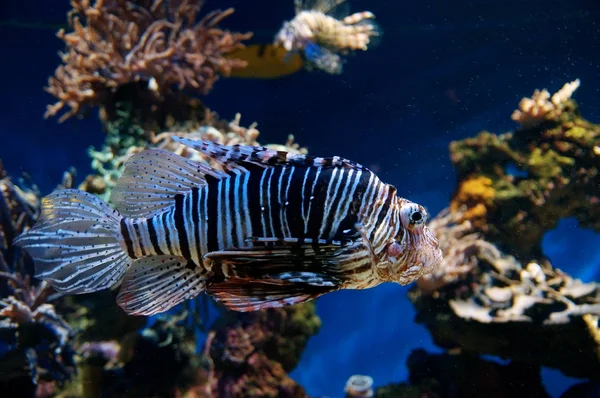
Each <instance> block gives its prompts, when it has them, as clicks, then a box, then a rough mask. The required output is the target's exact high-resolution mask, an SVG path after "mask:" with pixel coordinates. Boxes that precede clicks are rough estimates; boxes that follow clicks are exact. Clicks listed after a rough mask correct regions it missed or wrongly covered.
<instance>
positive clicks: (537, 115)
mask: <svg viewBox="0 0 600 398" xmlns="http://www.w3.org/2000/svg"><path fill="white" fill-rule="evenodd" d="M579 84H580V81H579V79H576V80H573V81H572V82H570V83H566V84H565V85H564V86H563V87H562V88H561V89H560V90H558V91H557V92H556V93H554V94H553V95H552V96H550V93H549V92H548V90H546V89H544V90H542V91H540V90H535V91H534V93H533V95H532V96H531V98H523V99H522V100H521V102H519V109H517V110H515V111H514V112H513V114H512V116H511V118H512V120H514V121H515V122H517V123H519V124H520V125H521V126H523V127H525V128H529V127H533V126H536V125H538V124H540V123H542V122H544V121H547V120H557V119H558V118H559V117H560V115H561V114H562V113H563V111H564V109H565V104H566V103H567V101H568V100H569V99H570V98H571V96H572V95H573V93H574V92H575V90H577V89H578V88H579Z"/></svg>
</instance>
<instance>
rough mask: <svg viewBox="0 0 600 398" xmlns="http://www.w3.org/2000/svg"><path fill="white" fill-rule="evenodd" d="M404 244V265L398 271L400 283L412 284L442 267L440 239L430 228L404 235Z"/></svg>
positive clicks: (402, 262)
mask: <svg viewBox="0 0 600 398" xmlns="http://www.w3.org/2000/svg"><path fill="white" fill-rule="evenodd" d="M409 235H411V236H410V237H409ZM402 244H403V245H404V246H405V247H406V252H405V255H404V256H403V257H404V258H403V261H400V263H401V264H403V265H402V266H400V268H399V269H398V270H397V271H396V274H397V275H398V282H399V283H401V284H406V283H410V282H412V281H414V280H416V279H418V278H420V277H422V276H424V275H427V274H430V273H432V272H433V271H434V270H436V269H437V268H439V267H440V265H441V263H442V261H443V258H444V257H443V254H442V250H441V249H440V245H439V241H438V239H437V238H436V237H435V236H434V235H433V233H432V232H431V231H430V230H429V228H427V227H424V228H423V229H422V230H421V231H419V232H418V233H411V232H409V233H406V234H404V237H403V239H402Z"/></svg>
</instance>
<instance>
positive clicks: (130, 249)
mask: <svg viewBox="0 0 600 398" xmlns="http://www.w3.org/2000/svg"><path fill="white" fill-rule="evenodd" d="M126 220H127V219H126V218H122V219H121V235H122V236H123V240H124V241H125V246H126V247H127V254H128V255H129V257H131V258H135V257H136V256H135V251H134V249H133V240H132V239H131V234H130V233H129V227H128V225H127V221H126Z"/></svg>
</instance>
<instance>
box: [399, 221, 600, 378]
mask: <svg viewBox="0 0 600 398" xmlns="http://www.w3.org/2000/svg"><path fill="white" fill-rule="evenodd" d="M460 220H462V221H460ZM430 228H431V229H432V231H433V232H434V233H435V234H436V236H438V238H439V239H440V242H441V249H442V251H443V253H444V261H443V263H442V265H441V267H440V269H439V270H438V271H437V272H436V273H434V274H432V275H429V276H426V277H424V278H421V279H420V280H419V281H417V284H416V286H414V287H413V288H412V289H411V290H410V292H409V297H410V299H411V301H412V302H413V304H414V306H415V307H416V309H417V316H416V321H417V323H420V324H424V325H425V327H426V328H427V329H428V330H429V331H430V333H431V334H432V336H433V339H434V342H435V343H436V344H437V345H439V346H440V347H442V348H445V349H460V351H462V352H465V353H478V354H490V355H495V356H498V357H501V358H506V359H512V360H515V361H519V362H523V363H528V364H532V365H538V366H548V367H552V368H555V369H559V370H561V371H562V372H563V373H564V374H566V375H569V376H574V377H585V378H598V377H599V375H600V325H599V322H598V319H599V315H600V284H597V283H583V282H581V281H579V280H576V279H573V278H571V277H570V276H568V275H567V274H565V273H563V272H561V271H560V270H558V269H556V268H554V267H552V266H551V265H550V264H549V263H548V262H543V263H536V262H529V263H527V264H521V263H520V262H518V261H517V260H516V259H515V258H514V257H512V256H508V255H506V254H504V253H502V252H501V251H500V250H498V249H497V248H496V247H495V246H494V245H492V244H491V243H489V242H487V241H485V240H484V239H483V238H482V237H481V236H480V235H479V234H477V233H473V232H472V230H471V227H470V222H469V221H465V220H464V214H463V213H460V212H459V213H452V212H448V211H446V212H443V213H442V214H441V215H440V216H438V217H437V218H436V219H434V220H433V221H432V223H431V224H430Z"/></svg>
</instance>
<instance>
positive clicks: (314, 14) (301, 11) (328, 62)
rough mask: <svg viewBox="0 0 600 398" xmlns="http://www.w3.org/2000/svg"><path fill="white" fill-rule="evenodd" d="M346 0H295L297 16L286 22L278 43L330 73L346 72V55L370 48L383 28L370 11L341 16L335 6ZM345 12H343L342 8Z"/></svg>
mask: <svg viewBox="0 0 600 398" xmlns="http://www.w3.org/2000/svg"><path fill="white" fill-rule="evenodd" d="M345 2H346V0H294V5H295V12H296V16H295V17H294V19H292V20H291V21H287V22H285V23H284V24H283V27H282V28H281V30H280V31H279V32H278V33H277V35H276V36H275V44H278V45H281V46H283V47H284V48H285V49H286V50H287V51H288V52H290V53H297V52H300V53H303V55H304V58H305V59H306V62H307V67H308V68H309V69H310V68H313V67H314V68H317V69H321V70H323V71H325V72H327V73H330V74H340V73H341V72H342V66H343V65H342V64H343V61H342V57H341V55H340V54H346V53H348V52H349V51H354V50H363V51H365V50H367V49H368V46H369V44H370V43H371V41H372V39H373V37H374V36H379V35H380V34H381V31H380V29H379V27H378V26H377V25H376V24H375V22H374V21H373V19H374V18H375V15H373V13H371V12H369V11H363V12H357V13H354V14H352V15H348V16H345V17H344V18H342V19H337V18H335V17H334V16H333V15H331V14H332V13H333V11H334V10H336V9H337V10H339V9H340V7H339V6H340V5H342V3H345ZM340 13H341V12H340Z"/></svg>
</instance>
